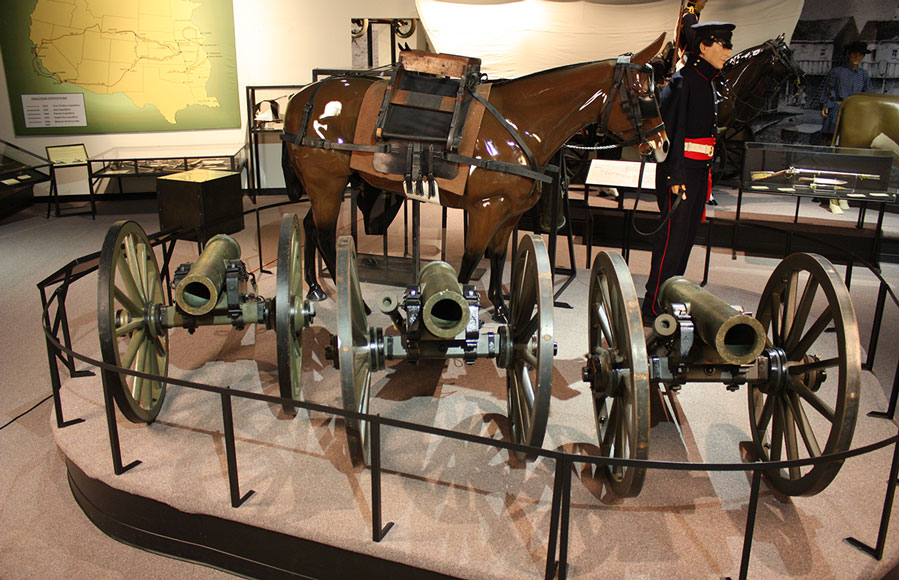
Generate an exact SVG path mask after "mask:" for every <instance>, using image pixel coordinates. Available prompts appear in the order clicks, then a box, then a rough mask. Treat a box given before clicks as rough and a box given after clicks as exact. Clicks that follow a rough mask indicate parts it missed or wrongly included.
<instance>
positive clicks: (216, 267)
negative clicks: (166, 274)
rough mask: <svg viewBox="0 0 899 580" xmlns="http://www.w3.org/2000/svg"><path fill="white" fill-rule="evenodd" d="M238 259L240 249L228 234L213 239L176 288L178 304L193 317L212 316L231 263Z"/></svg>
mask: <svg viewBox="0 0 899 580" xmlns="http://www.w3.org/2000/svg"><path fill="white" fill-rule="evenodd" d="M238 258H240V245H239V244H238V243H237V241H236V240H235V239H234V238H232V237H231V236H228V235H225V234H218V235H216V236H213V237H212V238H211V239H210V240H209V241H208V242H207V243H206V247H205V248H204V249H203V252H202V253H201V254H200V257H199V258H197V261H196V262H194V263H193V265H192V266H191V267H190V271H189V272H188V273H187V276H185V277H184V278H182V279H181V281H180V282H179V283H178V286H177V287H176V288H175V302H177V303H178V306H180V307H181V309H182V310H183V311H185V312H187V313H188V314H193V315H194V316H202V315H204V314H207V313H209V312H211V311H212V310H213V309H214V308H215V306H216V304H218V301H219V295H220V293H221V291H222V287H223V286H224V284H225V273H226V272H227V269H228V262H229V261H230V260H237V259H238Z"/></svg>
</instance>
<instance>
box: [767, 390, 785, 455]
mask: <svg viewBox="0 0 899 580" xmlns="http://www.w3.org/2000/svg"><path fill="white" fill-rule="evenodd" d="M771 398H773V399H775V400H776V399H777V397H774V396H772V397H771ZM783 437H784V431H783V413H782V412H781V405H780V401H779V400H776V401H775V407H774V415H773V421H772V422H771V450H770V452H769V455H768V457H769V458H770V459H771V461H780V452H781V450H782V445H783Z"/></svg>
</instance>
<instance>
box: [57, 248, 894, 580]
mask: <svg viewBox="0 0 899 580" xmlns="http://www.w3.org/2000/svg"><path fill="white" fill-rule="evenodd" d="M188 249H189V248H188ZM643 259H644V257H642V256H640V255H638V256H635V257H634V261H633V263H632V268H633V271H636V272H645V271H647V270H648V265H647V264H645V263H642V262H639V260H643ZM775 264H776V262H775V261H768V260H761V259H755V258H752V259H750V260H741V261H739V262H731V261H730V259H729V256H726V257H724V258H723V259H722V261H721V262H720V263H716V264H715V267H716V268H717V270H716V275H715V276H713V278H712V280H711V282H710V284H709V286H708V289H709V290H710V291H711V292H713V293H715V294H716V295H718V296H719V297H721V298H722V299H723V300H725V301H726V302H727V303H728V304H740V305H745V306H746V307H747V308H748V309H750V310H753V309H755V305H756V304H757V303H758V297H759V294H760V293H761V290H762V288H763V287H764V284H765V282H766V281H767V279H768V277H769V276H770V274H771V271H772V270H773V267H774V265H775ZM699 265H700V266H701V264H699ZM635 278H636V285H637V287H638V288H640V287H641V286H642V284H643V283H644V282H645V277H641V276H637V277H635ZM588 283H589V275H588V273H587V272H586V271H584V270H581V271H579V272H578V276H577V277H576V278H575V280H574V282H573V283H572V284H571V285H570V286H569V288H568V290H566V294H565V300H566V301H567V302H570V303H571V304H573V305H583V304H586V301H587V290H588ZM865 284H867V282H863V281H862V278H861V276H859V277H857V279H856V280H855V282H854V284H853V289H854V291H875V292H876V287H875V286H873V285H872V286H871V288H870V289H868V288H866V286H865ZM479 289H480V287H479ZM394 290H395V289H394ZM326 291H328V292H329V294H331V293H332V292H333V287H331V286H330V284H329V285H328V287H326ZM362 291H363V295H364V296H365V297H366V298H367V299H369V297H371V298H370V300H374V297H376V296H378V295H379V294H381V293H384V292H385V289H384V287H381V286H375V285H371V284H363V287H362ZM387 291H388V292H390V291H391V290H387ZM94 292H95V289H94V287H92V285H90V284H87V285H86V287H84V288H78V287H77V286H75V287H73V288H72V290H71V291H70V296H69V303H70V304H76V305H82V307H83V310H81V311H76V310H75V308H76V307H74V306H70V310H69V320H70V321H71V323H72V332H73V342H74V347H75V349H76V351H78V352H81V353H84V354H85V355H87V356H92V357H96V358H99V354H98V351H99V346H98V341H97V335H96V330H95V322H94V316H95V315H94V314H93V310H92V309H91V306H90V305H91V304H93V303H95V298H94V295H93V293H94ZM399 292H400V291H399V290H395V293H399ZM259 293H260V294H261V295H263V296H271V295H273V293H274V276H260V278H259ZM332 296H333V294H332ZM482 302H483V303H486V299H484V298H482ZM316 309H317V312H318V316H317V317H316V319H315V321H314V323H313V326H312V327H311V328H309V329H307V330H306V331H304V332H303V342H302V344H303V369H302V388H303V392H302V400H304V401H307V402H309V403H316V404H321V405H329V406H333V407H341V406H342V404H341V395H340V381H339V371H337V370H336V369H334V368H333V366H332V364H331V363H330V362H329V361H327V360H325V358H324V349H325V346H327V345H328V344H329V341H330V336H329V333H328V329H336V306H335V303H334V301H333V300H331V299H329V300H327V301H325V302H320V303H317V304H316ZM481 318H482V320H484V322H485V324H484V328H483V329H482V331H484V332H487V331H489V330H491V324H493V323H491V322H490V321H489V313H488V312H482V313H481ZM586 318H587V317H586V315H585V313H584V312H583V310H582V308H577V307H576V308H574V309H570V310H568V309H556V310H555V314H554V328H555V330H554V338H555V340H556V342H557V343H558V354H557V356H556V357H555V360H554V365H553V385H552V395H553V396H552V403H551V408H550V415H549V420H548V425H547V431H546V438H545V440H544V443H543V447H544V448H546V449H550V450H554V451H565V452H568V453H573V454H584V455H586V454H598V452H599V449H598V443H597V440H596V426H595V419H594V416H593V401H592V394H591V392H590V389H589V387H588V385H586V384H585V383H583V382H581V380H580V377H581V372H582V368H583V366H584V356H583V355H584V352H586V349H587V328H586V324H587V320H586ZM369 325H370V326H374V327H380V328H386V327H388V326H389V320H388V319H387V317H386V316H384V315H381V314H373V315H372V316H370V317H369ZM864 332H865V330H864V329H863V333H864ZM274 335H275V333H274V332H273V331H266V330H265V329H264V328H262V327H257V326H253V325H250V326H247V327H246V328H245V329H243V330H235V329H232V328H230V327H201V328H199V329H197V331H196V332H195V333H194V334H188V333H187V332H186V331H180V330H178V331H170V332H169V357H170V360H169V369H168V376H171V377H175V378H178V379H183V380H188V381H195V382H201V383H206V384H210V385H217V386H222V387H224V386H229V387H231V388H232V389H233V390H235V391H238V390H240V391H246V392H249V393H254V394H263V395H270V396H277V394H278V392H279V386H278V367H277V362H276V361H277V356H276V337H275V336H274ZM820 354H821V355H822V356H824V357H827V356H832V353H824V352H822V353H820ZM81 366H83V365H79V367H81ZM79 370H81V369H80V368H79ZM93 370H96V369H93ZM371 392H372V400H371V411H372V413H375V414H380V415H381V416H382V417H387V418H391V419H396V420H402V421H407V422H410V423H416V424H419V425H425V426H428V427H435V428H441V429H448V430H452V431H456V432H462V433H467V434H474V435H479V436H484V437H489V438H494V439H505V440H508V437H509V433H508V429H509V424H508V421H507V419H506V413H507V410H506V404H507V403H506V380H505V371H503V370H501V369H498V368H497V367H496V365H495V364H494V362H493V361H491V360H479V361H477V362H476V363H475V364H473V365H466V364H464V363H463V362H462V361H450V362H439V363H431V364H425V363H422V364H419V365H417V366H413V365H408V364H405V363H398V364H388V368H387V369H386V370H385V371H381V372H375V373H374V374H373V375H372V382H371ZM60 395H61V400H62V405H63V410H64V412H65V419H66V421H67V422H68V423H67V424H68V426H65V427H62V428H59V427H57V426H56V424H55V421H54V422H53V430H54V437H55V439H56V444H57V446H58V447H59V449H60V450H61V452H62V453H63V455H64V456H65V457H66V459H67V463H68V468H69V480H70V484H71V488H72V492H73V494H74V495H75V497H76V499H77V500H78V503H79V505H81V507H82V509H84V511H85V513H86V514H87V515H88V516H89V517H90V518H91V520H92V521H93V522H95V523H96V525H97V526H98V527H99V528H100V529H102V530H104V531H105V532H106V533H108V534H109V535H111V536H113V537H115V538H118V539H120V540H122V541H123V542H126V543H129V544H133V545H135V546H139V547H142V548H145V549H148V550H152V551H156V552H160V553H163V554H169V555H171V556H173V557H177V558H183V559H189V560H195V561H197V562H200V563H203V564H207V565H210V566H214V567H218V568H221V569H223V570H226V571H229V572H232V573H234V574H238V575H242V576H249V577H258V578H271V577H286V578H328V579H331V578H334V579H337V578H340V579H343V578H347V579H349V578H391V579H392V578H400V579H403V578H416V579H417V578H425V579H430V578H465V579H472V580H478V579H484V580H508V579H510V578H515V579H540V578H545V577H546V574H547V569H548V568H549V569H551V568H552V564H553V560H552V559H554V558H556V557H558V554H557V553H556V552H552V551H550V549H549V548H548V547H549V546H550V545H551V541H552V535H551V530H552V529H553V525H554V521H553V517H552V513H553V510H552V507H553V506H552V504H553V497H554V483H555V480H556V466H555V464H554V463H555V462H554V461H552V460H549V459H538V460H537V461H535V462H532V463H520V462H518V461H516V460H514V459H512V458H510V457H509V454H508V453H507V452H505V451H504V450H502V449H497V448H493V447H490V446H484V445H480V444H476V443H473V442H466V441H461V440H454V439H448V438H444V437H440V436H437V435H432V434H427V433H419V432H413V431H408V430H405V429H399V428H396V427H387V426H385V427H382V428H381V432H380V441H381V459H382V471H381V480H380V483H381V485H380V488H379V489H380V493H379V497H378V498H376V497H375V496H374V495H373V489H374V488H373V486H372V472H371V470H370V469H368V468H361V467H354V466H353V465H352V464H351V462H350V458H349V454H348V451H347V445H346V438H345V434H344V425H343V422H342V420H339V419H335V418H334V417H333V416H330V415H328V414H327V413H325V412H322V411H317V410H316V411H306V410H301V411H300V412H298V413H297V414H296V415H295V416H291V415H288V414H286V413H284V411H283V409H282V408H281V406H280V405H276V404H270V403H268V402H264V401H259V400H251V399H246V398H241V397H239V396H233V397H232V401H233V425H234V436H235V439H234V442H235V447H234V452H235V455H234V458H235V459H236V467H237V470H236V472H235V473H234V475H237V476H238V483H239V491H238V493H237V494H236V495H237V497H238V498H246V500H245V501H243V502H242V503H241V502H237V507H233V505H234V504H233V503H232V501H233V499H232V498H233V497H234V496H233V495H232V493H233V491H234V489H233V488H232V487H231V484H232V482H231V481H229V474H230V473H231V470H230V469H229V463H230V458H229V454H230V450H229V449H228V447H229V445H228V443H229V441H228V438H227V437H226V436H225V431H226V427H225V426H224V422H223V404H222V398H221V397H220V396H219V394H217V393H209V392H203V391H198V390H194V389H190V388H186V387H179V386H174V385H169V386H168V390H167V393H166V397H165V402H164V403H163V406H162V409H161V412H160V414H159V417H158V418H157V420H156V421H155V422H154V423H152V424H150V425H144V424H133V423H130V422H128V421H127V420H125V419H123V418H122V417H121V415H120V414H119V413H118V412H116V416H117V422H116V425H117V428H118V439H119V443H120V449H121V459H122V464H123V465H124V466H130V465H132V464H134V463H135V462H136V461H138V462H139V463H138V464H137V465H135V466H133V467H131V468H130V469H127V470H125V471H124V472H121V473H120V474H118V475H117V474H116V473H115V469H114V466H113V461H111V454H110V439H109V436H108V431H107V416H106V411H105V408H104V402H103V401H104V397H103V388H102V384H101V380H100V377H99V376H98V375H95V376H88V377H77V378H69V379H66V380H64V381H63V383H62V388H61V392H60ZM668 403H670V407H669V406H668ZM885 408H886V401H885V397H884V395H883V390H882V387H881V385H880V384H879V382H878V381H877V379H876V377H874V376H873V375H872V374H871V373H868V372H865V373H863V384H862V386H861V397H860V409H859V415H858V423H857V426H856V429H855V436H854V439H853V444H852V446H853V448H857V447H861V446H864V445H866V444H871V443H874V442H877V441H882V440H884V439H887V438H889V437H891V436H893V435H895V434H896V425H895V423H894V422H892V421H888V420H883V419H876V418H872V417H869V416H867V413H868V412H869V411H872V410H883V409H885ZM651 411H652V424H653V426H652V429H651V430H650V457H651V458H652V459H657V460H670V461H678V462H682V461H689V462H696V463H699V464H702V463H713V462H720V463H737V464H739V463H741V462H742V461H746V459H745V455H744V454H743V453H742V452H741V444H742V443H744V442H746V441H748V440H750V439H751V437H750V435H749V418H748V411H747V395H746V390H745V388H743V389H741V390H739V391H737V392H729V391H727V390H726V389H725V388H724V386H722V385H716V384H687V385H685V386H684V387H683V389H682V390H681V391H680V392H679V393H678V394H677V395H676V396H675V397H672V400H671V401H668V402H667V403H666V399H665V398H663V397H662V396H661V395H660V394H659V393H658V392H655V393H654V396H653V406H652V410H651ZM75 419H83V421H81V422H78V423H70V422H71V421H73V420H75ZM891 457H892V448H886V449H880V450H878V451H875V452H872V453H868V454H865V455H862V456H859V457H855V458H852V459H850V460H847V461H846V463H845V464H844V465H843V467H842V469H841V470H840V473H839V474H838V475H837V477H836V479H835V480H834V481H833V482H832V483H831V484H830V485H829V486H828V487H827V489H825V490H824V491H823V492H821V493H820V494H818V495H816V496H813V497H793V498H787V497H782V496H780V495H778V494H775V493H774V492H773V491H771V490H770V489H769V488H768V487H767V486H766V485H765V484H764V483H763V485H762V488H761V494H760V496H759V500H758V511H757V515H756V518H755V528H754V534H753V540H752V550H751V557H750V560H749V563H748V568H747V570H748V575H747V578H756V579H762V578H764V579H766V580H770V579H781V578H783V579H803V580H806V579H807V580H812V579H814V580H820V579H822V578H833V579H850V578H851V579H861V578H866V579H870V578H882V577H883V576H884V575H885V574H886V573H887V572H888V571H889V570H890V569H892V568H893V567H894V566H895V565H896V563H897V561H899V532H896V531H895V529H894V530H893V531H892V533H891V534H890V535H888V536H887V537H886V547H885V558H884V559H883V560H881V561H877V560H875V559H873V558H871V557H870V556H868V555H867V554H865V553H863V552H861V551H859V550H857V549H855V548H853V547H852V546H850V545H848V544H847V543H846V542H844V541H843V540H844V538H846V537H848V536H852V537H856V538H858V539H860V540H862V541H863V542H866V543H869V544H873V543H874V541H875V539H876V537H877V532H878V526H879V523H880V516H881V511H882V509H883V502H884V494H885V492H886V487H887V486H886V482H887V479H888V474H889V470H890V460H891ZM697 467H698V468H699V470H698V471H650V472H648V473H647V475H646V482H645V484H644V486H643V490H642V493H641V494H640V495H639V496H638V497H635V498H628V499H621V498H618V497H616V496H615V495H614V494H612V493H611V492H610V490H609V489H608V486H607V483H606V480H605V477H604V476H603V475H601V474H599V475H597V474H594V473H592V471H591V470H590V469H588V468H587V467H585V466H584V465H583V464H574V466H573V470H572V472H571V474H572V476H573V477H572V478H571V494H570V520H569V521H568V522H567V527H566V528H564V530H563V531H564V532H566V533H567V537H566V539H567V542H568V543H567V554H566V556H567V563H568V566H567V569H566V570H565V573H566V577H567V578H569V579H577V580H595V579H596V578H664V579H666V580H677V579H685V580H686V579H690V580H693V579H696V578H708V579H721V578H725V577H731V578H735V579H736V578H737V577H738V575H739V571H740V569H741V557H742V550H743V546H744V535H745V531H746V521H747V513H748V511H749V504H750V484H751V479H752V478H751V476H748V475H747V473H745V472H742V471H736V472H705V471H702V469H701V465H699V466H697ZM250 491H253V493H252V495H249V497H247V495H248V494H249V492H250ZM378 500H379V501H378ZM376 503H378V504H379V505H380V506H381V507H382V510H383V511H382V512H378V513H375V511H374V510H373V506H374V505H375V504H376ZM381 517H383V525H384V526H386V525H387V524H390V523H392V524H393V526H392V527H391V528H390V529H389V531H388V532H387V533H386V534H385V535H384V536H383V537H382V538H379V539H380V541H374V539H373V528H374V527H377V526H376V525H373V523H374V522H378V521H379V519H380V518H381ZM894 524H895V522H894ZM557 545H558V544H557ZM548 559H549V560H550V566H549V567H548V566H547V561H548Z"/></svg>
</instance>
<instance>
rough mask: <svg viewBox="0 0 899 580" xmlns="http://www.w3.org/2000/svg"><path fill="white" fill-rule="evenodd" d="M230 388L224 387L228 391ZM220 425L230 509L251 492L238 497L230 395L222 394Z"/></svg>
mask: <svg viewBox="0 0 899 580" xmlns="http://www.w3.org/2000/svg"><path fill="white" fill-rule="evenodd" d="M230 389H231V387H225V390H226V391H227V390H230ZM222 423H223V426H224V435H225V457H226V459H227V461H228V487H229V489H230V491H231V507H234V508H237V507H240V506H241V504H243V502H245V501H247V499H249V497H250V496H251V495H253V493H254V492H253V490H252V489H251V490H250V491H248V492H247V494H246V495H245V496H243V497H240V481H239V480H238V478H237V450H236V449H235V447H234V415H233V413H232V410H231V394H230V393H227V392H223V393H222Z"/></svg>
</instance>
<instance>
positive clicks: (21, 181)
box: [0, 140, 50, 192]
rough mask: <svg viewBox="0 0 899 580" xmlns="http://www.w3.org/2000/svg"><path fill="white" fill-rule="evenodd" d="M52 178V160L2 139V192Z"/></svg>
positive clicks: (0, 180) (0, 184) (0, 188)
mask: <svg viewBox="0 0 899 580" xmlns="http://www.w3.org/2000/svg"><path fill="white" fill-rule="evenodd" d="M49 180H50V161H49V160H48V159H45V158H43V157H40V156H39V155H35V154H34V153H30V152H28V151H26V150H25V149H22V148H21V147H17V146H15V145H13V144H12V143H7V142H6V141H3V140H0V192H6V191H10V190H18V189H21V188H24V187H30V186H32V185H34V184H35V183H41V182H43V181H49Z"/></svg>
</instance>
